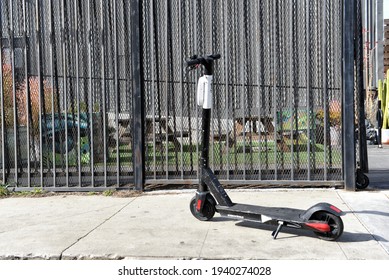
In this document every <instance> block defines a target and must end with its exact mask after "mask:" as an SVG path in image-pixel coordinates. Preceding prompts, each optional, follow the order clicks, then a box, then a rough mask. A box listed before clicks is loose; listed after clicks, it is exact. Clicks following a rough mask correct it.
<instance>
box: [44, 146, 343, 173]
mask: <svg viewBox="0 0 389 280" xmlns="http://www.w3.org/2000/svg"><path fill="white" fill-rule="evenodd" d="M285 145H286V147H289V149H290V147H291V145H290V143H286V144H285ZM244 147H246V149H244ZM249 147H251V148H249ZM293 149H294V151H293V153H292V152H290V151H285V152H283V151H280V149H279V148H278V149H276V144H275V142H274V141H267V142H258V141H253V142H252V143H250V142H249V141H246V142H245V143H243V142H238V143H237V144H236V145H234V146H232V147H229V148H227V147H226V145H225V143H224V142H214V143H213V144H211V146H210V151H211V154H210V163H211V164H223V165H224V164H227V163H228V164H244V163H246V164H254V165H259V164H269V165H271V164H276V163H277V164H285V165H288V164H289V165H290V164H292V162H294V164H301V165H304V164H308V162H309V160H311V164H312V163H315V164H316V165H323V164H325V163H328V162H329V155H330V152H329V149H328V148H327V149H325V147H324V146H323V145H321V144H316V145H315V146H314V147H312V146H311V149H312V151H311V153H308V151H307V144H306V143H304V141H302V143H301V144H299V145H294V148H293ZM325 150H326V151H325ZM119 156H120V158H119V159H120V162H121V163H122V164H127V163H128V164H130V165H131V164H132V150H131V149H130V148H129V145H128V144H127V145H122V146H120V147H119ZM331 156H332V159H333V160H332V161H333V163H334V164H340V163H341V158H342V154H341V150H340V149H332V151H331ZM48 158H49V159H50V162H51V159H52V155H49V157H48ZM326 158H327V159H326ZM68 159H69V166H70V167H72V166H77V154H76V153H75V149H73V151H71V152H70V153H69V155H68ZM154 159H155V161H156V162H155V164H156V165H162V164H166V163H167V164H168V165H181V164H182V165H184V166H191V164H193V165H197V162H198V161H199V156H198V154H197V150H196V146H195V145H192V146H190V145H183V147H182V151H181V150H179V151H175V147H174V145H173V144H172V143H169V144H168V147H166V144H164V145H162V146H160V147H156V148H154V146H153V144H152V143H148V144H147V147H146V161H147V162H148V163H149V164H151V165H152V164H153V162H154ZM63 160H64V161H65V157H64V158H63ZM116 162H117V152H116V150H115V149H112V150H110V153H109V155H108V158H107V165H108V166H116ZM62 164H64V163H62V158H61V156H60V155H58V154H56V165H57V166H61V165H62ZM81 164H82V166H89V165H90V162H89V161H85V157H84V159H83V160H82V161H81ZM50 165H51V163H50ZM102 165H103V163H102V162H95V166H102Z"/></svg>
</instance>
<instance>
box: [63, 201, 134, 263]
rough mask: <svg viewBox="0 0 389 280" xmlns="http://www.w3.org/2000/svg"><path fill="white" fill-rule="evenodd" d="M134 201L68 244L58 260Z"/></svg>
mask: <svg viewBox="0 0 389 280" xmlns="http://www.w3.org/2000/svg"><path fill="white" fill-rule="evenodd" d="M135 199H136V197H135V198H134V199H132V200H131V201H129V202H128V203H126V204H125V205H124V206H123V207H122V208H120V209H119V210H118V211H116V212H115V213H113V214H112V215H111V216H109V217H108V218H107V219H105V220H104V221H103V222H101V223H100V224H98V225H97V226H96V227H94V228H93V229H91V230H90V231H88V232H87V233H86V234H84V235H83V236H81V237H80V238H78V239H77V240H76V241H75V242H73V243H72V244H70V245H69V246H68V247H66V248H65V249H64V250H63V251H62V252H61V254H60V255H59V259H60V260H62V258H63V254H64V253H65V252H66V251H67V250H69V249H70V248H71V247H73V246H74V245H76V244H77V243H78V242H80V241H81V240H82V239H84V238H85V237H87V236H88V235H89V234H91V233H92V232H93V231H95V230H96V229H98V228H99V227H101V226H102V225H103V224H105V223H106V222H108V221H109V220H110V219H112V218H113V217H114V216H116V215H117V214H119V213H120V212H121V211H122V210H123V209H124V208H126V207H127V206H128V205H130V204H131V203H132V202H134V201H135Z"/></svg>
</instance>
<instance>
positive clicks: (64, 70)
mask: <svg viewBox="0 0 389 280" xmlns="http://www.w3.org/2000/svg"><path fill="white" fill-rule="evenodd" d="M37 1H38V0H37ZM66 16H67V15H66V2H65V0H62V28H61V29H62V32H61V33H62V36H61V37H62V38H61V39H62V76H63V77H62V79H63V96H64V98H63V106H64V112H65V113H64V119H65V137H64V139H65V161H66V162H65V173H66V187H69V154H68V150H69V149H68V145H69V144H68V141H67V137H68V110H67V106H68V92H67V91H68V86H67V64H66V59H67V54H66V43H67V40H68V38H67V36H68V26H67V25H66V24H67V23H66V19H65V18H66ZM59 114H61V113H60V112H59ZM61 133H62V132H61ZM61 141H62V139H61ZM61 152H62V151H61Z"/></svg>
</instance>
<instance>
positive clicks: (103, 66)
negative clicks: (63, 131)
mask: <svg viewBox="0 0 389 280" xmlns="http://www.w3.org/2000/svg"><path fill="white" fill-rule="evenodd" d="M104 3H105V0H101V1H100V5H101V15H100V24H101V30H100V36H101V46H100V50H101V91H102V96H103V136H104V141H103V145H104V163H103V165H104V186H107V103H106V102H107V96H106V88H105V87H106V86H105V38H106V33H105V29H104Z"/></svg>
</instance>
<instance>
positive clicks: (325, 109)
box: [321, 0, 328, 181]
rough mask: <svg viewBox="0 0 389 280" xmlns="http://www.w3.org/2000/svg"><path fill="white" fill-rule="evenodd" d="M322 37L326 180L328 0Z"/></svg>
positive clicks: (323, 11) (325, 178)
mask: <svg viewBox="0 0 389 280" xmlns="http://www.w3.org/2000/svg"><path fill="white" fill-rule="evenodd" d="M322 9H323V10H322V37H321V40H322V41H321V43H322V65H321V66H322V89H323V97H322V100H323V101H324V102H323V107H324V108H323V112H324V114H323V115H324V123H323V126H324V135H323V138H324V147H323V148H324V180H325V181H326V180H327V178H328V168H327V165H328V162H327V153H328V146H327V141H328V139H327V129H328V124H327V122H326V113H325V112H327V104H328V102H327V99H328V84H327V40H326V36H327V0H325V1H323V3H322Z"/></svg>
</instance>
